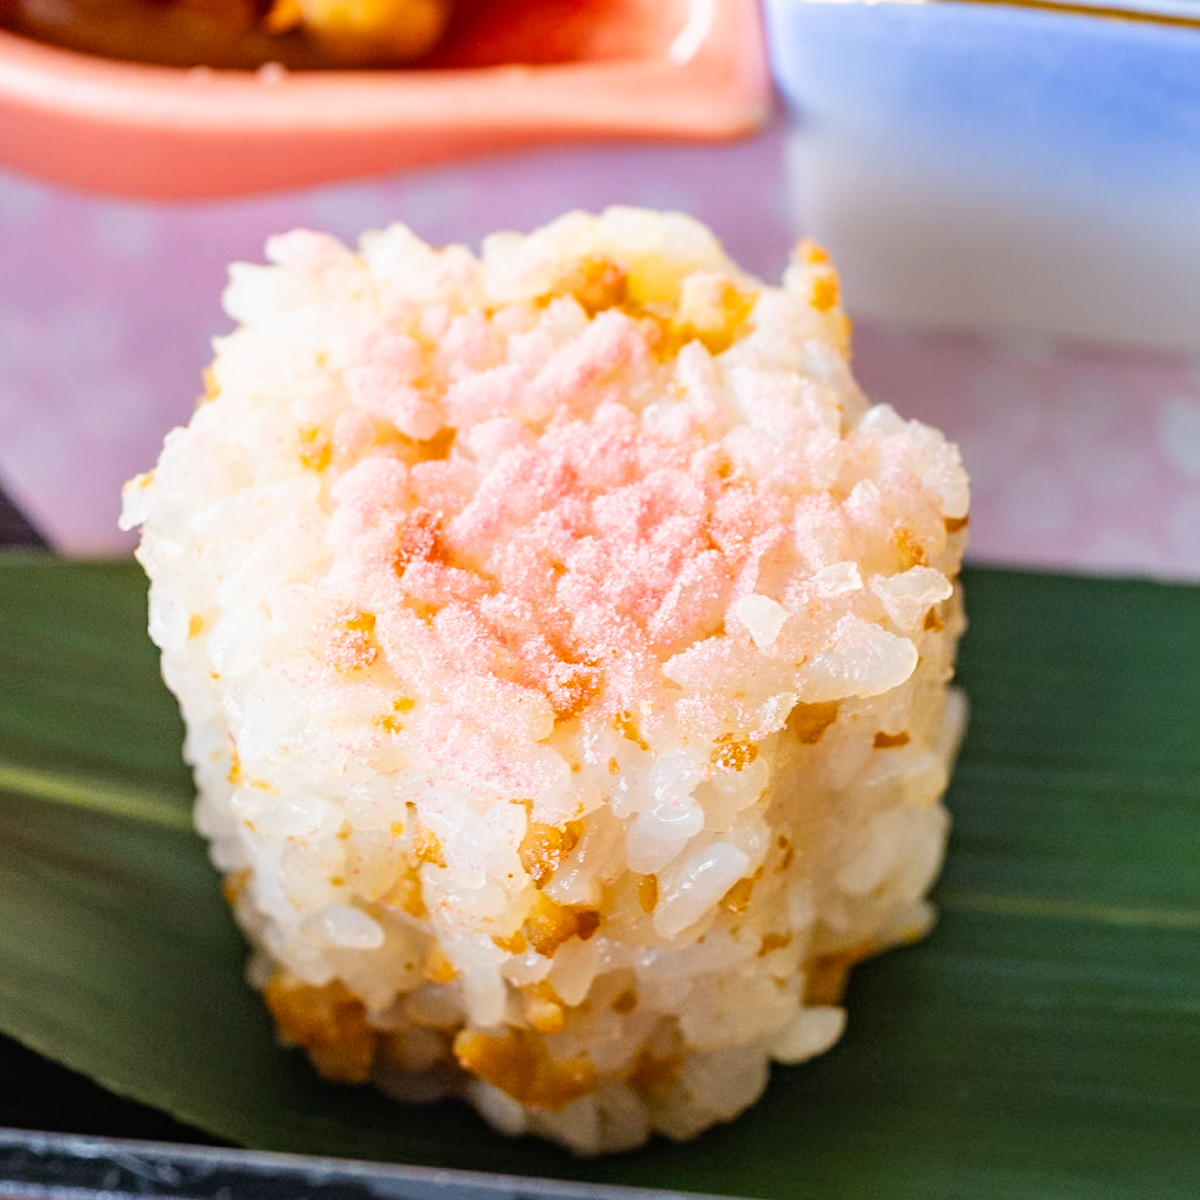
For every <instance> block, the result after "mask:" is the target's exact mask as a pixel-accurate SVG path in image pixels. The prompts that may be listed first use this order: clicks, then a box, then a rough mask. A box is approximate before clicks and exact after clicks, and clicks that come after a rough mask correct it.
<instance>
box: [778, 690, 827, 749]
mask: <svg viewBox="0 0 1200 1200" xmlns="http://www.w3.org/2000/svg"><path fill="white" fill-rule="evenodd" d="M837 718H838V705H837V701H836V700H835V701H830V702H829V703H825V704H797V705H796V706H795V707H794V708H793V709H792V711H791V712H790V713H789V714H788V719H787V728H788V730H789V731H790V732H791V734H792V735H793V737H795V738H796V739H797V741H799V742H801V743H803V744H804V745H805V746H815V745H816V744H817V743H818V742H819V741H820V740H821V738H822V737H823V736H824V735H825V730H827V729H828V728H829V727H830V725H832V724H833V723H834V721H836V720H837Z"/></svg>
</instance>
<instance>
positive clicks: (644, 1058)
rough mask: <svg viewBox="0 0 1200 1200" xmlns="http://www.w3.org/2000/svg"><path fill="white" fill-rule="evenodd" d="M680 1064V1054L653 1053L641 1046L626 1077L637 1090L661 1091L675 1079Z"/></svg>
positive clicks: (681, 1062)
mask: <svg viewBox="0 0 1200 1200" xmlns="http://www.w3.org/2000/svg"><path fill="white" fill-rule="evenodd" d="M682 1066H683V1055H682V1054H654V1053H652V1052H651V1051H650V1050H648V1049H647V1048H646V1047H644V1046H643V1047H642V1049H641V1051H639V1053H638V1056H637V1059H636V1060H635V1062H634V1064H633V1070H632V1071H630V1073H629V1076H628V1079H629V1082H630V1083H631V1084H632V1085H633V1086H634V1087H635V1088H636V1089H637V1090H638V1091H639V1092H657V1091H662V1089H664V1088H667V1087H670V1085H671V1084H672V1083H673V1082H674V1081H675V1076H676V1075H678V1074H679V1068H680V1067H682Z"/></svg>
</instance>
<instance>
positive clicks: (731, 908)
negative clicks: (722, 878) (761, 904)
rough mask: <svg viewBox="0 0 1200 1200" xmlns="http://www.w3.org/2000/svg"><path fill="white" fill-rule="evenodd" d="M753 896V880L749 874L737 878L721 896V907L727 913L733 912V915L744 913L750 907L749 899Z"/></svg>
mask: <svg viewBox="0 0 1200 1200" xmlns="http://www.w3.org/2000/svg"><path fill="white" fill-rule="evenodd" d="M753 898H754V880H753V879H752V878H751V877H750V876H748V875H747V876H746V877H745V878H743V879H739V880H738V881H737V883H735V884H734V885H733V886H732V887H731V888H730V889H729V891H727V892H726V893H725V895H724V896H722V897H721V907H722V908H723V909H724V910H725V911H726V912H727V913H733V914H734V915H735V916H737V915H739V914H741V913H744V912H745V911H746V909H748V908H749V907H750V901H751V900H752V899H753Z"/></svg>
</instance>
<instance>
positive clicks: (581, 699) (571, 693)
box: [550, 664, 603, 721]
mask: <svg viewBox="0 0 1200 1200" xmlns="http://www.w3.org/2000/svg"><path fill="white" fill-rule="evenodd" d="M574 665H575V669H574V670H573V671H572V672H571V674H570V675H569V676H568V677H567V678H566V679H564V680H562V681H561V682H560V683H559V684H558V686H557V687H556V688H555V689H554V692H553V694H552V695H551V697H550V700H551V703H552V704H553V705H554V717H555V720H557V721H569V720H571V718H572V717H577V716H579V714H580V713H581V712H583V710H584V709H585V708H587V706H588V705H589V704H591V702H592V701H593V700H594V699H595V698H596V697H597V696H598V695H599V694H600V685H601V683H602V682H603V676H602V675H601V673H600V672H599V671H597V670H596V669H595V668H594V667H588V666H582V665H579V664H574Z"/></svg>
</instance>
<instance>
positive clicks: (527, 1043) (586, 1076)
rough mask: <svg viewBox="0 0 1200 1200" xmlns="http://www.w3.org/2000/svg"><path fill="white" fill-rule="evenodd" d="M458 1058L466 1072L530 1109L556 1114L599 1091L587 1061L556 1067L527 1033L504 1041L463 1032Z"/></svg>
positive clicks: (456, 1043) (517, 1033)
mask: <svg viewBox="0 0 1200 1200" xmlns="http://www.w3.org/2000/svg"><path fill="white" fill-rule="evenodd" d="M454 1057H455V1058H457V1059H458V1062H459V1065H460V1066H461V1067H462V1068H463V1070H465V1071H469V1072H471V1073H472V1074H473V1075H478V1076H479V1077H480V1078H481V1079H486V1080H487V1082H488V1083H490V1084H492V1085H493V1086H494V1087H498V1088H499V1089H500V1090H501V1091H502V1092H505V1093H506V1094H507V1095H509V1096H511V1097H512V1098H513V1099H514V1100H516V1101H517V1102H518V1103H519V1104H524V1105H526V1106H527V1107H529V1108H546V1109H550V1110H552V1111H557V1110H558V1109H560V1108H565V1107H566V1106H567V1105H568V1104H570V1103H571V1101H573V1100H581V1099H582V1098H583V1097H584V1096H588V1095H591V1093H592V1092H594V1091H595V1090H596V1086H597V1083H598V1079H597V1076H596V1068H595V1067H594V1066H592V1064H591V1062H589V1061H588V1060H587V1059H586V1058H578V1059H574V1060H572V1061H568V1062H557V1061H555V1060H554V1059H552V1058H550V1056H549V1055H548V1054H547V1053H546V1051H545V1050H544V1049H543V1048H542V1046H541V1044H540V1042H539V1041H538V1040H537V1039H536V1038H535V1037H534V1036H533V1035H531V1034H529V1033H527V1032H525V1031H524V1030H520V1029H514V1030H512V1031H511V1032H509V1033H507V1034H505V1035H503V1036H502V1037H494V1036H492V1035H491V1034H486V1033H479V1032H477V1031H476V1030H473V1029H464V1030H462V1031H461V1032H460V1033H459V1034H458V1036H457V1037H456V1038H455V1039H454Z"/></svg>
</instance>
